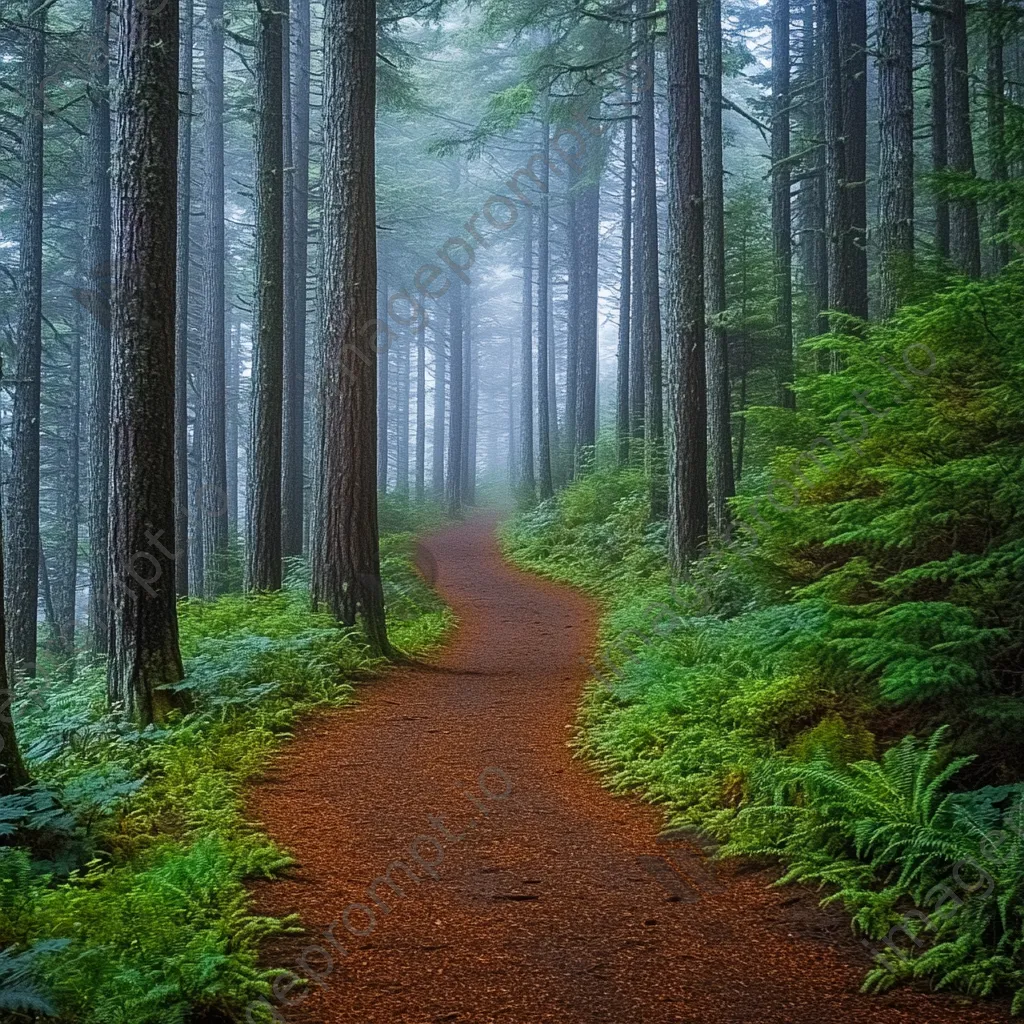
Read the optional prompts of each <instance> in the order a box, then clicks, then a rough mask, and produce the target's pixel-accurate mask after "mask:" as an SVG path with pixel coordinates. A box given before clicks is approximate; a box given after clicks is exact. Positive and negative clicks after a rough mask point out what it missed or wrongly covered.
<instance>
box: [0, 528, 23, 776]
mask: <svg viewBox="0 0 1024 1024" xmlns="http://www.w3.org/2000/svg"><path fill="white" fill-rule="evenodd" d="M3 577H4V554H3V539H2V537H0V796H10V795H11V793H13V792H14V791H15V790H16V789H17V788H18V787H19V786H24V785H25V784H26V783H27V782H28V781H29V776H28V772H27V771H26V770H25V764H24V762H23V761H22V759H21V751H20V750H19V749H18V736H17V732H16V731H15V728H14V714H13V711H12V708H11V704H12V702H13V700H14V691H13V689H12V686H11V679H10V677H9V676H8V674H7V641H6V636H7V629H6V622H5V616H4V597H3V590H4V586H3V584H4V578H3Z"/></svg>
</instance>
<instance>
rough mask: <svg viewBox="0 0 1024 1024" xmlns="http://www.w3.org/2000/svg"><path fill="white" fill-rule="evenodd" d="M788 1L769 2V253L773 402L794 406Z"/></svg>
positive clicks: (787, 407) (788, 406)
mask: <svg viewBox="0 0 1024 1024" xmlns="http://www.w3.org/2000/svg"><path fill="white" fill-rule="evenodd" d="M789 87H790V72H789V0H772V124H771V145H772V253H773V256H774V264H775V265H774V278H775V282H774V283H775V374H776V384H777V388H778V403H779V405H781V406H782V407H783V408H785V409H795V408H796V396H795V395H794V393H793V390H792V383H793V216H792V203H791V199H790V187H791V184H790V179H791V174H790V166H789V130H790V129H789V119H790V111H789V104H790V95H789Z"/></svg>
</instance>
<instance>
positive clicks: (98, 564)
mask: <svg viewBox="0 0 1024 1024" xmlns="http://www.w3.org/2000/svg"><path fill="white" fill-rule="evenodd" d="M91 9H92V14H91V19H90V23H89V36H90V42H91V45H92V51H93V52H92V60H91V74H90V83H89V94H88V95H89V142H88V153H89V158H88V159H89V229H88V234H87V235H86V249H87V255H86V261H87V264H88V266H89V275H90V278H89V281H88V282H87V283H86V291H87V296H88V298H87V302H86V305H87V306H88V308H89V314H90V315H89V317H88V318H87V321H86V323H87V325H88V337H87V340H86V345H87V346H88V351H89V413H88V423H89V646H90V647H91V648H92V649H93V650H94V651H95V652H96V653H97V654H105V653H106V650H107V632H108V615H109V608H108V605H109V593H110V587H109V581H108V579H107V561H108V557H109V552H108V550H107V539H108V529H109V527H108V523H107V492H108V488H109V485H110V481H109V474H110V95H109V91H110V59H109V58H110V6H109V3H108V0H92V5H91Z"/></svg>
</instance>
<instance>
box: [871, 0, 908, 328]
mask: <svg viewBox="0 0 1024 1024" xmlns="http://www.w3.org/2000/svg"><path fill="white" fill-rule="evenodd" d="M913 56H914V27H913V21H912V17H911V3H910V0H878V106H879V129H880V136H881V148H880V155H879V183H878V190H879V198H878V242H879V244H878V270H879V285H880V287H879V293H880V310H879V312H880V313H881V314H882V316H883V317H888V316H891V315H892V314H893V313H895V312H896V310H897V308H898V307H899V306H900V305H901V304H902V302H903V301H904V299H905V297H906V294H907V288H908V286H909V284H910V282H911V280H912V274H913V258H914V60H913Z"/></svg>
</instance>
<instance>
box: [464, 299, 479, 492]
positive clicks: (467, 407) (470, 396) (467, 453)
mask: <svg viewBox="0 0 1024 1024" xmlns="http://www.w3.org/2000/svg"><path fill="white" fill-rule="evenodd" d="M465 298H466V302H465V312H464V315H463V331H462V335H463V341H462V362H463V368H462V501H463V504H464V505H474V504H475V503H476V452H475V451H474V449H473V417H474V414H475V409H474V387H475V380H474V378H475V375H476V374H475V365H474V363H475V340H476V339H475V338H474V337H473V289H472V287H470V286H468V285H467V287H466V291H465Z"/></svg>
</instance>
